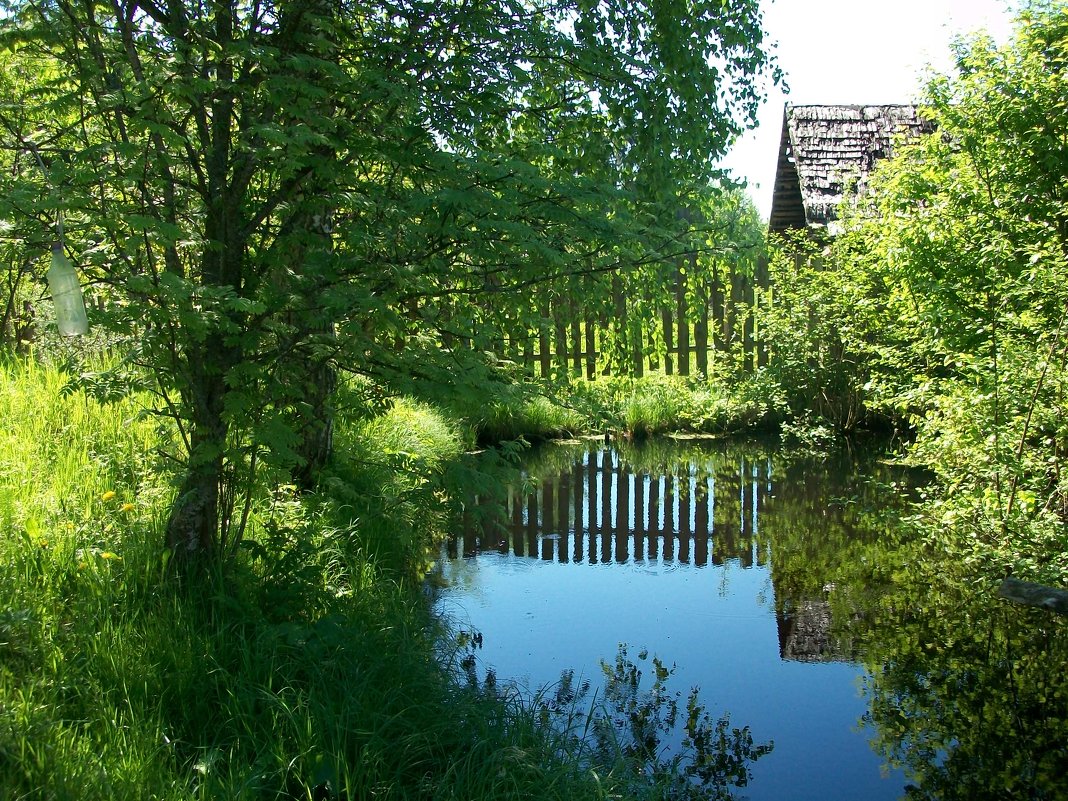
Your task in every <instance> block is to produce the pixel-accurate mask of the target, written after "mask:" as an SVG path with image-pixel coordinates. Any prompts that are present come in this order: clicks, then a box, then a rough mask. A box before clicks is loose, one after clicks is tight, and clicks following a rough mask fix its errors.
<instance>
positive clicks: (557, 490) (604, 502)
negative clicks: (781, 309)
mask: <svg viewBox="0 0 1068 801" xmlns="http://www.w3.org/2000/svg"><path fill="white" fill-rule="evenodd" d="M733 461H735V464H734V465H726V464H724V463H723V462H722V461H720V460H717V461H716V462H712V461H709V462H700V461H690V462H689V463H683V464H681V465H676V466H675V469H674V470H673V471H671V472H669V473H667V474H656V475H653V474H651V473H650V471H648V470H645V469H642V468H640V467H635V466H634V465H632V464H631V462H629V461H628V460H626V459H623V458H622V457H621V455H620V453H619V452H618V451H616V450H614V449H610V448H602V447H596V446H588V447H587V448H585V449H584V450H582V451H579V452H578V453H577V454H576V459H575V461H574V462H573V464H571V466H570V467H568V468H565V469H563V470H559V471H556V472H552V473H551V474H549V473H546V474H545V475H540V476H538V477H537V478H530V477H529V476H526V475H525V476H524V480H525V483H526V486H525V487H524V488H523V489H522V490H517V489H515V488H513V489H511V490H509V493H508V497H507V500H506V501H505V503H504V507H503V510H502V512H501V514H500V515H499V516H497V517H490V518H488V519H481V520H477V521H476V520H475V518H474V516H473V515H470V514H468V515H467V516H466V517H465V520H464V524H463V526H462V527H461V530H462V533H461V534H459V535H457V536H455V537H453V538H452V540H451V541H450V542H449V545H448V553H449V556H450V557H451V558H457V557H458V556H459V555H460V553H462V554H463V555H464V556H473V555H475V554H477V553H478V552H479V551H487V550H496V551H498V552H500V553H502V554H504V553H508V552H509V551H510V552H511V553H513V554H515V555H516V556H524V557H529V558H535V559H543V560H546V561H555V562H560V563H567V562H575V563H583V562H585V563H589V564H604V563H611V562H615V563H619V564H624V563H628V562H634V563H641V562H650V563H672V562H675V563H682V564H691V563H692V564H693V565H695V566H697V567H704V566H706V565H708V564H709V563H711V564H714V565H720V564H724V563H725V562H727V561H729V560H737V561H738V562H739V563H740V564H741V565H743V566H745V567H751V566H752V565H754V564H759V565H763V564H765V562H766V561H767V556H768V555H767V553H766V550H765V551H762V550H761V547H760V545H759V542H758V538H757V534H758V528H759V515H760V510H761V509H762V508H763V505H764V503H765V502H766V499H767V498H768V497H769V496H770V494H771V491H772V482H771V472H772V467H771V461H770V459H763V460H752V459H749V458H747V457H744V456H741V457H738V458H737V459H736V460H733ZM731 466H733V468H734V469H733V470H731V469H730V467H731ZM471 504H474V505H477V504H478V499H477V498H472V499H471V500H470V503H469V506H470V505H471ZM461 548H462V551H461V550H460V549H461Z"/></svg>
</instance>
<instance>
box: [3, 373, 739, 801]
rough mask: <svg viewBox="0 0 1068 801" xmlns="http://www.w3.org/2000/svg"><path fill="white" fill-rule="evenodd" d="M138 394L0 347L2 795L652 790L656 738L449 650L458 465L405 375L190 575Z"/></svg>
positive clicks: (445, 430) (455, 430) (460, 436)
mask: <svg viewBox="0 0 1068 801" xmlns="http://www.w3.org/2000/svg"><path fill="white" fill-rule="evenodd" d="M147 403H148V398H146V397H139V396H136V395H135V396H131V397H127V398H125V399H123V400H121V401H118V402H114V403H108V404H102V403H100V402H98V401H96V400H94V399H93V398H91V397H89V396H87V395H86V394H84V393H83V392H81V391H77V390H70V388H69V387H68V385H67V377H66V376H64V375H63V374H62V373H60V372H59V371H57V370H54V369H47V368H43V367H40V366H35V365H33V364H30V363H24V362H18V363H6V364H4V365H3V366H0V419H3V420H4V421H5V425H4V427H3V429H2V430H0V797H2V798H4V799H12V800H13V801H14V800H15V799H56V800H57V801H62V800H65V799H71V800H73V799H79V801H83V800H93V799H101V800H103V799H137V800H138V801H144V799H190V798H195V799H216V798H219V799H287V798H294V799H318V798H339V799H340V798H343V799H362V798H376V799H381V798H387V799H407V798H421V799H422V798H428V799H429V798H435V799H436V798H442V799H445V798H450V799H451V798H455V799H475V798H478V799H513V798H546V799H553V798H561V799H564V798H566V799H585V798H590V799H594V798H608V797H620V796H621V795H624V796H626V797H651V798H652V797H666V796H667V795H670V794H671V792H675V793H677V792H679V791H680V787H682V785H679V781H683V784H684V785H685V782H686V780H681V779H679V774H678V773H677V772H676V770H675V769H676V768H677V765H675V764H671V765H666V764H665V765H660V770H659V772H657V771H650V770H649V769H648V768H649V767H650V764H649V763H648V761H647V759H646V757H643V756H639V757H635V756H634V754H625V753H624V752H623V751H622V750H621V749H620V750H617V751H616V752H615V753H614V755H613V753H612V752H611V749H609V750H607V751H606V750H605V747H604V746H605V743H604V742H603V741H602V742H601V743H599V744H597V745H596V747H595V746H594V744H593V743H591V742H590V741H588V740H584V739H582V738H581V737H579V736H578V734H577V733H576V732H575V731H567V730H566V729H561V727H560V726H559V725H556V724H559V723H560V721H561V720H563V718H561V714H563V715H566V713H567V710H566V709H564V708H562V707H561V705H560V702H559V698H553V699H548V698H537V699H530V698H523V697H521V696H519V695H517V694H514V693H511V692H509V691H508V690H507V689H502V688H497V687H486V686H482V685H480V684H479V683H478V682H477V681H472V680H471V676H470V675H468V674H465V673H464V671H463V669H462V668H461V667H460V663H461V662H462V657H463V655H464V654H463V653H461V652H460V651H461V646H460V645H456V646H450V645H449V643H451V642H455V641H456V640H455V638H452V637H451V636H450V635H449V633H448V632H446V631H444V630H443V629H442V626H441V623H440V622H439V621H437V620H436V619H434V617H433V616H432V615H431V614H430V611H429V609H428V604H427V603H426V599H425V595H424V590H423V587H422V584H421V582H420V580H419V579H420V575H421V572H422V569H423V568H424V567H425V566H426V565H427V564H428V563H429V560H430V559H431V558H432V557H433V555H434V554H435V553H436V549H435V546H434V543H435V542H436V541H437V538H438V537H439V536H440V534H441V531H442V528H443V526H444V525H445V524H446V520H447V515H446V504H445V502H444V499H445V491H446V489H447V487H449V486H450V483H455V482H456V481H458V480H461V479H462V478H463V477H464V476H465V473H464V471H465V470H466V469H467V468H466V466H465V458H464V457H463V454H462V452H463V450H464V448H465V447H466V445H467V444H469V443H470V441H471V434H470V432H467V433H465V430H464V429H462V428H461V426H460V424H459V423H458V422H457V421H456V420H454V419H449V418H446V417H444V416H442V414H441V413H439V412H436V411H434V410H433V409H431V408H430V407H427V406H425V405H421V404H419V403H416V402H411V401H398V402H397V403H395V404H394V405H393V406H392V408H391V409H390V410H389V411H388V412H387V413H385V414H383V415H380V416H377V417H372V418H369V419H366V420H363V421H360V422H351V421H350V422H349V423H348V424H346V425H344V426H340V430H339V432H338V458H337V460H336V463H335V465H334V466H333V468H332V470H331V473H330V475H329V476H328V477H327V478H326V479H325V481H324V482H323V484H322V490H321V492H320V493H319V494H318V495H314V496H303V497H302V496H298V495H297V494H296V492H295V491H294V490H293V488H291V487H289V486H287V485H285V484H275V483H272V477H271V476H269V475H265V477H264V480H263V482H262V486H260V487H259V488H258V492H257V493H256V495H255V502H254V504H253V509H252V514H251V525H250V527H249V535H248V540H247V542H246V543H245V545H244V546H243V547H242V548H241V549H240V551H239V553H238V555H237V556H236V558H234V559H233V560H232V561H230V562H229V563H227V564H226V565H225V566H224V567H222V568H220V569H219V571H218V573H217V574H216V575H214V576H211V577H208V578H205V579H202V580H200V579H198V580H197V581H189V580H188V579H185V580H183V579H181V578H180V577H178V576H176V575H175V574H174V573H173V571H171V570H170V569H169V568H168V565H167V557H166V553H165V552H164V550H163V549H162V547H161V543H162V529H163V525H164V522H165V519H166V510H167V505H168V503H169V501H170V497H171V489H170V487H171V486H172V482H171V479H172V476H171V475H170V474H169V470H170V468H169V464H170V463H171V462H170V460H169V459H168V458H166V453H167V451H168V450H169V449H170V448H171V446H172V445H173V442H172V432H171V431H170V429H169V428H168V426H167V424H166V423H165V422H164V423H161V422H160V421H159V419H158V418H156V417H154V416H153V415H150V414H146V408H145V407H146V406H147ZM524 403H526V402H525V401H524ZM533 403H545V401H533ZM545 408H548V407H545ZM561 408H563V407H561ZM564 412H565V413H567V414H571V415H576V414H577V411H576V410H575V409H571V410H566V409H565V410H564ZM553 413H554V414H555V413H556V412H553ZM454 651H455V652H454ZM606 730H610V731H612V732H614V731H616V729H615V728H613V727H607V729H606ZM613 737H615V734H613ZM646 756H648V755H646ZM655 763H656V760H655V759H654V760H653V766H654V767H655ZM639 764H641V765H643V766H644V767H643V768H639V767H638V765H639ZM671 786H674V787H675V790H674V791H670V792H669V790H668V788H669V787H671ZM686 786H687V787H688V786H689V785H686ZM718 793H719V790H716V789H714V788H713V790H712V791H711V797H717V794H718Z"/></svg>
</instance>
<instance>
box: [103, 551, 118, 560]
mask: <svg viewBox="0 0 1068 801" xmlns="http://www.w3.org/2000/svg"><path fill="white" fill-rule="evenodd" d="M100 558H101V559H118V560H120V561H121V560H122V557H121V556H119V555H118V554H117V553H112V552H111V551H104V552H103V553H102V554H100Z"/></svg>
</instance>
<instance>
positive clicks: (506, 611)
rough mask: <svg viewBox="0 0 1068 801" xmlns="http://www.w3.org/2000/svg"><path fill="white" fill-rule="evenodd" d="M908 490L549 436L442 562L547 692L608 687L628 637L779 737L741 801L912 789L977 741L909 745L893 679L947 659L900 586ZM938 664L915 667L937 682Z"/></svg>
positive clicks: (718, 449) (798, 468)
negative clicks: (917, 625) (893, 579)
mask: <svg viewBox="0 0 1068 801" xmlns="http://www.w3.org/2000/svg"><path fill="white" fill-rule="evenodd" d="M909 483H910V482H909V476H907V475H906V474H905V473H904V472H903V471H900V470H897V471H893V470H891V469H890V468H889V467H888V466H886V465H885V464H883V463H880V462H879V461H877V460H876V459H875V458H874V456H873V455H871V454H869V455H865V456H863V457H858V456H857V455H856V454H848V453H843V454H841V455H839V456H837V457H835V458H819V459H817V458H814V457H812V456H802V455H798V454H791V453H788V452H785V451H782V450H780V449H778V448H776V447H774V446H764V445H760V444H751V445H746V446H738V445H732V446H725V445H722V444H715V443H708V442H679V443H674V442H671V441H665V442H656V443H652V444H650V445H647V446H644V447H640V448H639V447H634V446H628V445H626V444H621V445H619V446H615V447H607V446H605V445H604V444H603V443H600V442H593V441H590V442H584V443H576V444H570V445H552V446H548V447H546V448H544V449H542V450H541V451H539V452H537V453H536V454H534V455H533V456H532V457H531V458H530V459H529V460H528V462H527V463H526V464H525V465H524V466H523V470H522V482H521V483H520V484H518V485H513V486H512V487H511V488H510V489H509V490H508V493H507V496H506V497H505V498H503V502H501V503H499V504H491V503H488V502H486V503H479V502H478V500H477V499H474V498H472V499H470V500H471V503H470V504H469V511H472V512H476V513H478V514H477V515H476V517H477V518H478V519H475V518H473V517H471V516H469V518H468V519H467V521H466V523H465V524H464V525H463V526H461V530H460V531H458V532H457V534H456V536H455V537H453V538H452V539H451V540H450V542H449V543H448V545H447V547H446V549H445V552H444V553H443V554H442V559H441V562H440V568H439V569H440V578H441V579H442V582H441V583H442V585H443V586H444V589H442V590H441V592H440V595H439V597H438V600H437V604H438V608H439V609H440V610H441V611H442V612H443V613H444V614H445V615H446V616H447V617H449V618H450V619H451V620H452V621H453V622H454V625H455V626H456V627H457V628H458V629H460V630H463V631H466V632H469V633H472V634H475V633H477V635H478V638H477V642H478V648H477V650H476V649H474V648H473V653H474V656H475V657H476V659H477V664H478V669H479V670H482V671H484V672H492V673H493V674H494V675H495V677H496V679H497V681H510V682H514V683H517V684H519V685H520V686H523V687H525V688H527V689H528V690H530V691H531V692H536V691H538V690H539V689H540V688H543V687H546V686H550V685H553V684H554V683H558V682H559V681H560V679H561V676H562V674H564V673H565V671H571V670H573V671H574V673H575V675H576V676H577V677H580V678H585V679H589V680H590V681H591V683H592V684H593V685H598V684H600V683H602V681H603V679H604V672H603V671H602V663H606V664H608V665H611V664H612V663H613V662H614V660H615V658H616V655H617V653H619V652H620V650H619V649H620V646H621V645H622V644H625V645H626V648H627V649H629V650H628V653H629V654H631V655H633V654H636V653H639V652H641V653H643V654H644V652H645V651H646V650H647V651H648V652H649V653H650V654H655V655H657V656H658V657H660V658H661V659H662V660H664V662H666V663H668V664H672V663H674V665H675V666H676V672H675V674H674V675H673V676H672V679H671V680H672V681H673V682H675V683H676V685H675V688H676V689H678V690H682V691H683V697H685V691H686V690H688V689H689V688H690V687H693V686H696V687H698V688H699V689H700V699H701V701H702V703H703V704H704V705H705V707H706V709H707V710H708V711H709V712H710V714H711V715H712V716H713V717H716V716H720V715H728V714H729V716H730V720H731V725H732V726H735V727H740V726H747V727H749V730H750V732H751V734H752V737H753V740H754V742H756V743H758V744H769V745H771V746H772V748H771V750H770V752H769V753H767V754H766V755H763V756H761V757H760V758H759V760H756V761H754V762H752V763H751V764H750V768H751V780H750V781H749V783H748V785H747V786H745V787H744V788H742V789H739V790H736V791H735V795H736V797H746V798H751V799H754V800H758V799H783V798H789V799H795V800H800V799H820V801H824V800H825V799H829V798H864V799H869V800H871V801H878V799H888V800H889V799H897V798H900V797H902V796H903V795H904V793H905V788H906V785H907V784H908V783H909V782H910V781H914V780H915V778H916V777H917V776H918V775H920V774H922V773H923V772H924V771H925V770H929V771H933V772H934V773H939V774H940V775H941V774H942V773H945V772H946V771H947V770H948V767H947V765H948V764H949V763H950V762H951V760H948V759H947V758H946V755H947V753H949V752H950V751H951V749H952V748H953V746H954V745H955V741H958V740H960V734H959V733H953V732H949V733H946V732H944V731H937V730H936V731H935V732H934V733H933V734H930V737H931V739H930V741H928V742H926V744H925V747H924V749H922V753H921V754H920V755H919V756H918V757H917V755H916V754H913V753H911V751H910V748H909V746H908V743H910V742H911V743H915V742H920V741H922V739H923V738H922V737H921V736H920V735H918V734H917V732H916V730H915V728H914V727H915V726H921V727H922V725H923V724H924V718H925V715H927V714H928V713H929V710H927V709H926V708H924V707H923V706H922V704H921V705H919V708H916V706H915V705H912V706H910V705H909V704H908V703H905V702H903V701H901V699H900V698H899V697H898V694H899V693H900V692H901V688H900V687H899V686H898V684H897V683H895V682H898V681H899V680H900V679H901V677H900V676H899V675H898V674H897V673H895V670H896V669H898V668H900V665H901V662H902V659H903V658H904V656H906V655H907V656H908V657H909V658H910V659H911V658H913V656H914V654H913V652H914V651H919V652H920V653H921V654H923V653H925V652H929V651H930V650H931V649H930V648H929V647H928V648H926V651H925V646H924V643H923V636H930V633H928V635H923V634H915V633H914V632H913V631H912V629H911V628H909V626H910V625H911V624H909V623H908V622H907V621H906V620H904V619H903V617H902V611H901V610H902V609H903V608H904V607H905V606H909V608H910V609H911V608H912V606H911V605H909V604H904V603H902V601H901V600H900V599H896V600H895V598H894V595H893V593H892V592H891V588H890V587H889V578H888V577H889V576H890V575H892V574H893V573H894V571H895V570H896V569H898V568H899V567H900V566H895V565H896V563H895V560H896V559H898V558H899V557H898V556H897V555H896V553H895V551H894V550H893V546H894V545H895V544H896V543H897V540H898V532H897V531H896V530H895V528H896V522H895V521H896V520H897V518H898V515H899V511H898V510H899V509H900V507H901V506H902V504H903V501H902V498H903V496H904V494H905V493H906V491H907V487H908V485H909ZM958 606H959V605H958ZM922 617H923V616H922V615H920V616H919V618H921V619H922ZM915 618H917V615H914V614H912V613H910V615H909V620H914V619H915ZM971 620H972V622H973V623H974V618H971ZM925 625H926V624H925ZM1058 633H1059V632H1058ZM939 636H941V637H943V638H945V639H948V640H950V641H951V642H952V641H953V638H954V636H955V637H956V639H957V641H962V640H967V639H968V637H967V636H963V637H962V636H960V635H946V634H941V635H939ZM1043 636H1045V638H1046V639H1045V641H1044V642H1045V645H1044V646H1043V645H1042V644H1041V643H1040V644H1039V646H1038V647H1048V646H1049V644H1050V636H1051V635H1050V632H1049V631H1046V633H1045V634H1044V635H1043ZM989 639H991V640H992V635H991V638H989ZM999 639H1000V638H999ZM1010 639H1011V638H1010ZM982 640H983V638H982V637H978V638H977V639H976V642H979V643H980V644H981V642H982ZM1018 647H1020V648H1024V647H1025V645H1024V644H1023V643H1020V644H1019V645H1018ZM895 649H897V650H895ZM950 650H952V649H950ZM943 651H944V649H939V656H943V655H944V656H945V658H946V659H947V660H948V659H950V658H951V657H953V656H954V655H953V654H948V655H946V654H943ZM985 657H986V660H987V662H988V663H999V664H1000V663H1002V662H1003V661H1004V660H999V659H997V658H993V659H992V658H991V654H990V653H989V652H988V653H987V654H986V655H985ZM977 658H978V657H977ZM958 661H959V660H958ZM954 664H955V663H954ZM888 666H889V667H888ZM931 669H932V671H934V672H935V673H937V674H938V675H939V676H944V675H945V671H944V670H943V668H942V667H941V666H939V665H932V668H931ZM963 670H964V671H965V672H966V673H967V675H970V676H973V678H974V676H975V675H977V673H978V671H977V670H976V669H974V667H967V666H966V667H965V668H963ZM923 672H924V671H923V668H917V667H916V666H915V665H911V666H909V667H908V668H907V669H906V670H905V671H904V673H905V674H907V678H908V680H910V681H911V680H913V679H914V678H915V679H917V681H919V683H920V684H921V685H922V686H924V687H928V686H929V685H927V684H924V681H926V680H925V679H922V675H923ZM917 677H921V678H917ZM952 684H953V679H952V677H949V678H948V679H947V686H952ZM951 693H952V691H951V690H947V693H946V694H947V695H949V694H951ZM1017 695H1018V694H1017ZM983 703H986V702H983ZM931 704H932V708H935V707H938V708H940V706H944V698H941V697H939V698H936V699H934V700H932V701H931ZM980 717H982V713H980ZM1017 717H1019V716H1017ZM902 721H905V722H906V723H902ZM1063 721H1064V716H1063V715H1061V714H1060V713H1059V712H1058V713H1057V714H1056V715H1052V716H1049V720H1046V721H1044V722H1043V724H1042V725H1044V726H1046V727H1047V728H1048V726H1053V731H1054V733H1055V735H1056V736H1059V735H1060V733H1062V732H1063V730H1064V726H1063ZM895 726H898V727H899V728H901V731H898V730H897V729H895ZM910 727H911V728H910ZM936 729H937V727H936ZM1043 732H1044V734H1046V735H1048V734H1049V732H1048V731H1047V730H1046V729H1045V728H1044V729H1043ZM923 734H924V736H927V730H926V729H924V730H923ZM992 739H993V740H996V739H997V738H992ZM903 743H904V744H905V745H902V744H903ZM1031 748H1032V746H1030V745H1026V744H1024V745H1019V746H1018V750H1019V751H1021V752H1024V751H1028V750H1029V749H1031ZM985 749H986V745H983V746H982V747H976V748H975V749H974V754H973V755H972V756H973V757H974V759H973V762H975V764H972V763H969V767H968V770H970V771H973V772H976V775H978V773H979V768H977V767H976V765H980V763H982V764H983V765H985V764H987V763H989V764H991V765H995V766H996V763H997V761H998V760H1002V762H1001V767H1002V768H1004V764H1005V763H1004V761H1003V760H1004V759H1005V758H1006V756H1005V755H1004V754H1001V755H998V754H997V753H990V754H988V753H986V750H985ZM994 751H996V748H995V749H994ZM970 753H971V752H970ZM1011 756H1018V755H1016V754H1013V755H1011ZM1026 758H1027V759H1032V760H1034V757H1033V756H1029V757H1026ZM1052 759H1053V762H1054V767H1055V768H1058V767H1059V766H1061V765H1063V757H1062V758H1061V762H1060V763H1058V762H1057V757H1056V756H1055V755H1054V756H1053V757H1052ZM984 760H985V762H984ZM891 763H893V764H894V765H900V766H905V767H907V768H908V769H909V774H908V775H907V776H906V773H905V771H904V770H903V769H902V768H901V767H891V766H890V764H891ZM981 766H982V765H980V767H981ZM991 769H993V768H991ZM971 775H972V774H971V773H968V776H969V777H970V776H971ZM935 778H936V779H937V778H939V777H937V776H936V777H935ZM934 780H935V779H931V781H932V782H933V781H934ZM954 781H956V782H959V781H961V779H960V777H957V778H956V779H954ZM983 781H985V780H983ZM976 782H977V784H979V783H981V782H980V780H979V779H976ZM923 797H927V796H923ZM975 797H979V796H975ZM990 797H996V796H990ZM1034 797H1046V796H1039V795H1035V796H1034ZM1050 797H1053V796H1050Z"/></svg>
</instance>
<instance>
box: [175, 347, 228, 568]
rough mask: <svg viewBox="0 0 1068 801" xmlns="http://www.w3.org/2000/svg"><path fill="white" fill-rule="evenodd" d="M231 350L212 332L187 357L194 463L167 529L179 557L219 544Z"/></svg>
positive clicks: (206, 554)
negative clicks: (229, 352) (225, 415)
mask: <svg viewBox="0 0 1068 801" xmlns="http://www.w3.org/2000/svg"><path fill="white" fill-rule="evenodd" d="M227 353H228V350H227V349H226V348H225V346H224V345H223V343H222V338H221V336H219V335H213V336H209V337H208V338H207V339H206V340H205V342H204V344H203V346H202V347H201V348H200V349H199V351H198V352H196V353H193V354H190V357H189V359H188V367H189V373H190V387H189V392H188V395H189V397H188V403H189V405H190V406H191V408H192V420H191V425H190V434H189V436H190V443H189V444H190V454H189V462H188V464H187V466H186V473H185V476H184V477H183V479H182V484H181V486H180V487H179V490H178V495H177V497H176V498H175V500H174V504H173V505H172V506H171V513H170V517H169V518H168V520H167V531H166V543H167V547H168V548H169V549H170V550H171V552H172V553H173V554H174V557H175V559H176V560H177V561H179V562H191V561H194V560H196V559H200V558H203V557H209V556H211V555H212V554H214V553H215V551H216V550H217V547H218V544H219V535H220V531H219V528H220V523H221V520H222V517H223V515H222V510H221V508H220V506H221V498H222V485H223V476H224V473H223V466H224V460H225V458H226V437H227V433H228V426H227V423H226V420H225V418H224V416H223V408H224V407H223V398H224V395H225V392H226V381H225V376H226V359H227Z"/></svg>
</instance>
